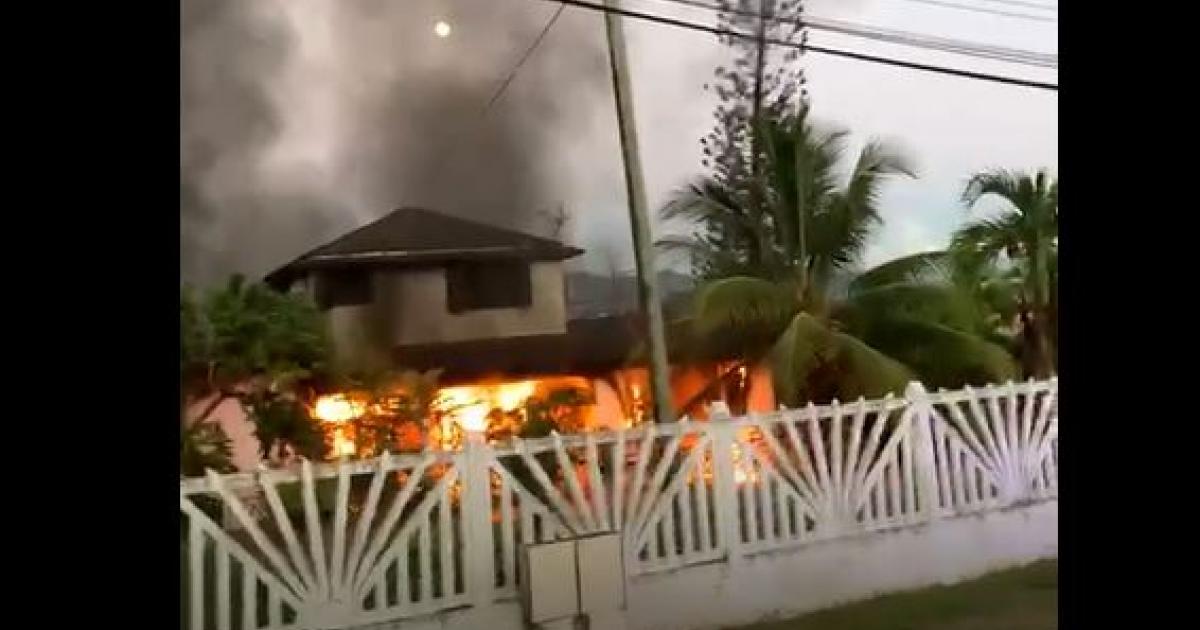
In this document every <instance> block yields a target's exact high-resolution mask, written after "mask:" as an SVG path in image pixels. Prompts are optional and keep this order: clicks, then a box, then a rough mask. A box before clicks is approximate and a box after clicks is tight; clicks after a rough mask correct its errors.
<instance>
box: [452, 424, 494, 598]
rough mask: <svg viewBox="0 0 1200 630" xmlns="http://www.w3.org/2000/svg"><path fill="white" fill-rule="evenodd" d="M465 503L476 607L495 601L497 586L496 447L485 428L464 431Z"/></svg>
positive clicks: (469, 583) (470, 593)
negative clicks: (493, 465) (493, 468)
mask: <svg viewBox="0 0 1200 630" xmlns="http://www.w3.org/2000/svg"><path fill="white" fill-rule="evenodd" d="M464 432H465V433H466V439H465V440H464V444H463V450H462V454H461V456H460V459H459V462H460V464H459V465H460V466H461V467H462V470H461V476H460V477H459V479H460V480H461V483H462V504H461V509H460V510H459V518H461V519H462V521H461V522H462V525H463V541H462V542H463V558H464V564H465V565H466V567H465V568H466V577H467V579H466V581H465V582H464V584H463V586H464V587H465V588H466V590H467V598H468V600H469V601H470V602H471V605H473V606H476V607H484V606H488V605H490V604H491V603H492V600H493V599H494V595H495V588H496V566H495V564H496V558H495V541H494V539H493V531H492V479H491V463H492V459H493V454H492V448H491V446H489V445H488V443H487V438H486V435H485V434H484V433H483V432H482V431H464Z"/></svg>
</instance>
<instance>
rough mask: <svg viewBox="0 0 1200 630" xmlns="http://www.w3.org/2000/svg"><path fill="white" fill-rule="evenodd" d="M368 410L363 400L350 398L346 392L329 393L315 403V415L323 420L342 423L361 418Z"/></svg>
mask: <svg viewBox="0 0 1200 630" xmlns="http://www.w3.org/2000/svg"><path fill="white" fill-rule="evenodd" d="M365 411H366V405H364V404H363V403H362V402H361V401H357V400H350V399H349V398H347V397H346V395H345V394H328V395H325V396H321V397H320V398H318V399H317V403H316V404H315V405H313V417H314V418H316V419H318V420H320V421H322V422H333V423H337V424H341V423H343V422H349V421H351V420H354V419H356V418H359V417H361V416H362V415H363V413H364V412H365Z"/></svg>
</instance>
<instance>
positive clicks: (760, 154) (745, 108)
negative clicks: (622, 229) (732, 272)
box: [699, 0, 807, 272]
mask: <svg viewBox="0 0 1200 630" xmlns="http://www.w3.org/2000/svg"><path fill="white" fill-rule="evenodd" d="M716 6H717V7H718V8H719V12H718V17H717V22H718V24H717V25H718V26H719V27H721V28H723V29H726V30H728V31H736V32H739V33H743V34H750V35H751V37H745V36H742V37H733V36H730V35H721V36H719V38H718V39H719V41H721V43H723V44H725V45H726V46H728V47H729V48H731V49H732V52H733V53H734V61H733V64H732V66H718V67H717V68H716V69H715V70H714V72H713V74H714V76H715V81H714V82H713V84H712V85H711V86H709V85H706V86H705V87H706V88H711V89H713V90H714V91H715V92H716V95H717V98H718V100H719V104H718V105H717V108H716V111H715V112H714V117H715V118H716V122H715V124H714V127H713V130H712V131H711V132H709V134H708V135H707V136H705V137H704V138H702V139H701V140H700V144H701V147H702V151H703V154H704V157H703V159H702V163H703V165H704V167H705V168H707V169H710V171H711V173H712V175H711V179H712V181H713V182H714V183H715V184H716V185H717V186H719V187H720V189H721V190H720V194H721V195H723V196H725V197H726V198H727V201H730V202H731V203H733V204H734V205H736V206H737V207H738V208H740V209H742V211H743V212H745V213H746V214H747V215H748V216H749V218H751V219H754V220H757V219H760V218H761V217H762V215H763V213H764V212H765V208H764V205H765V203H766V201H767V200H766V196H767V193H766V190H765V188H766V183H765V181H764V173H765V170H766V159H767V155H766V152H765V151H764V147H763V146H762V145H761V142H760V138H761V134H758V133H755V132H754V131H753V130H755V129H757V128H758V127H760V126H761V124H762V121H764V120H771V119H777V118H779V117H782V116H784V115H785V114H787V113H788V112H790V111H792V110H793V109H794V108H795V106H796V104H797V102H802V101H803V100H804V99H805V96H806V93H805V90H804V83H805V78H804V73H803V71H802V69H801V68H800V67H799V66H798V65H797V64H795V63H793V62H794V61H795V60H796V59H797V58H798V57H799V54H800V49H799V48H789V49H788V50H787V52H786V53H784V54H783V55H782V56H781V57H780V56H776V57H775V58H772V51H773V50H777V48H775V47H772V46H769V45H768V44H769V42H792V43H798V44H801V45H802V44H803V43H804V42H805V41H806V40H807V32H806V31H805V30H804V29H803V27H802V26H801V24H802V23H801V20H800V17H801V13H802V11H803V7H802V5H801V3H800V2H798V1H797V0H719V1H718V2H717V5H716ZM713 192H716V191H713ZM699 227H700V228H701V230H702V231H703V232H705V233H706V234H707V235H708V237H709V238H711V239H713V240H714V241H715V243H714V244H715V245H717V246H718V247H719V246H720V245H721V243H720V240H721V239H722V238H723V234H724V233H723V231H722V229H721V226H720V225H709V224H706V223H703V222H701V224H700V225H699ZM699 271H702V272H703V270H699Z"/></svg>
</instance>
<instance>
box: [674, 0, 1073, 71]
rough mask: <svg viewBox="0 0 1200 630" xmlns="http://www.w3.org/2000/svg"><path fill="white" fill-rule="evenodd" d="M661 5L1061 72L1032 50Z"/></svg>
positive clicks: (1052, 59) (684, 1)
mask: <svg viewBox="0 0 1200 630" xmlns="http://www.w3.org/2000/svg"><path fill="white" fill-rule="evenodd" d="M658 1H659V2H670V3H673V4H679V5H683V6H690V7H696V8H701V9H707V10H710V11H716V12H720V13H730V14H734V15H742V16H746V17H752V18H760V19H764V20H767V21H770V22H774V23H777V24H795V25H798V26H805V27H808V28H811V29H813V30H815V31H828V32H831V33H838V34H841V35H849V36H852V37H860V38H863V39H871V40H875V41H881V42H886V43H890V44H899V45H903V46H911V47H914V48H924V49H926V50H934V51H938V52H948V53H954V54H959V55H965V56H969V57H977V58H980V59H992V60H995V61H1005V62H1009V63H1018V64H1024V65H1030V66H1040V67H1043V68H1057V67H1058V56H1057V55H1047V54H1044V53H1036V52H1032V51H1028V50H1019V49H1016V48H1006V47H1003V46H990V45H986V44H977V43H974V42H967V41H963V40H955V39H948V38H942V37H933V36H927V35H919V34H917V33H910V32H907V31H896V30H890V29H884V28H879V27H874V26H865V25H861V24H854V23H851V22H842V21H839V20H831V19H826V18H819V17H816V16H804V17H803V18H801V19H796V18H790V17H782V16H772V15H767V16H762V15H760V14H758V13H756V12H753V11H746V10H742V9H738V8H736V7H730V8H722V7H719V6H716V5H713V4H710V3H708V2H702V1H701V0H658Z"/></svg>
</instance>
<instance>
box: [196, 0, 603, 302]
mask: <svg viewBox="0 0 1200 630" xmlns="http://www.w3.org/2000/svg"><path fill="white" fill-rule="evenodd" d="M182 5H183V6H182V9H183V10H182V24H181V28H182V40H183V44H182V54H181V71H182V74H183V77H182V86H181V97H182V121H181V123H182V125H181V126H182V155H181V189H180V204H181V216H182V234H181V244H182V248H183V251H182V256H183V260H182V275H183V279H184V280H186V281H190V282H196V283H207V282H211V281H213V280H216V279H219V278H221V277H223V276H224V275H226V274H228V273H231V272H235V271H237V272H242V273H246V274H249V275H252V276H254V275H258V274H262V273H264V272H266V271H269V270H270V269H271V268H273V267H275V266H277V265H280V264H282V263H284V262H286V261H287V260H289V259H291V258H292V257H294V256H297V255H299V254H301V253H303V252H304V251H306V250H307V249H310V248H312V247H314V246H316V245H318V244H320V243H322V242H324V241H325V240H327V239H329V238H332V237H334V236H336V235H338V234H340V233H341V232H344V231H346V230H349V229H351V228H353V227H355V226H357V225H360V224H362V223H364V222H366V221H368V220H371V219H374V218H377V217H378V216H381V215H383V214H385V213H386V212H388V211H390V210H392V209H394V208H396V207H399V206H403V205H420V206H424V207H428V208H431V209H437V210H441V211H445V212H448V213H452V214H457V215H460V216H466V217H470V218H475V219H478V220H481V221H486V222H491V223H496V224H509V225H513V226H515V227H518V228H521V229H528V230H538V229H543V228H544V226H542V225H540V224H539V221H540V218H539V216H540V215H539V211H541V210H544V209H546V208H549V207H553V206H556V205H557V204H558V202H559V201H560V200H562V199H563V198H564V196H565V194H566V193H567V191H565V190H563V187H564V186H565V184H562V183H560V182H561V181H562V179H563V178H561V177H559V173H557V172H556V170H555V167H556V166H558V161H557V160H558V157H557V156H558V153H559V149H560V148H562V147H566V146H570V144H571V142H572V141H573V140H574V139H575V138H576V137H577V136H579V135H581V134H582V133H583V131H584V130H586V129H587V128H588V127H590V126H591V125H592V118H593V116H594V114H595V113H596V112H597V108H605V107H608V106H609V102H608V101H609V99H610V98H611V97H610V96H608V93H607V90H608V81H609V77H608V75H607V65H606V63H605V57H604V48H603V30H602V29H603V26H602V20H601V18H600V17H599V16H598V15H595V14H590V13H586V14H585V13H584V12H575V13H574V14H573V12H572V11H570V10H567V12H566V13H565V14H564V15H563V16H562V18H561V19H560V20H559V22H558V23H557V24H556V25H555V27H554V30H553V31H552V32H551V34H550V36H549V37H547V39H546V40H545V41H544V42H543V44H542V47H541V48H540V49H539V50H538V51H537V52H536V53H535V54H534V56H533V57H532V58H531V59H530V60H529V62H528V63H527V64H526V65H525V67H524V68H523V69H522V70H521V73H520V75H519V76H518V77H517V79H516V80H515V81H514V82H513V83H512V85H510V86H509V88H508V90H507V91H506V92H505V95H504V97H503V98H502V99H501V100H500V101H499V102H497V103H496V104H495V106H493V107H492V108H491V109H490V110H488V112H487V114H486V116H484V115H483V110H484V107H485V105H486V104H487V101H488V99H489V98H490V97H491V95H492V93H493V92H494V91H495V89H496V88H497V87H498V85H499V83H500V82H501V81H502V80H503V78H504V76H505V74H506V73H507V72H508V70H509V69H511V68H512V66H513V64H514V63H515V62H516V60H517V59H518V58H519V57H520V56H521V54H522V53H523V52H524V50H525V49H526V47H527V46H528V45H529V44H530V43H531V42H532V41H533V39H534V37H536V35H537V33H538V31H539V30H540V29H541V28H542V26H543V25H544V24H545V22H546V20H547V18H548V17H549V16H550V14H551V13H552V12H553V10H554V9H555V5H553V4H551V3H544V2H537V1H535V0H290V1H284V0H182ZM439 19H442V20H445V21H446V22H448V23H449V24H450V25H451V26H452V28H453V30H452V33H451V36H450V37H448V38H446V39H440V38H437V37H436V36H435V35H434V33H433V25H434V23H435V22H436V21H437V20H439ZM601 111H603V109H601Z"/></svg>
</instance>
